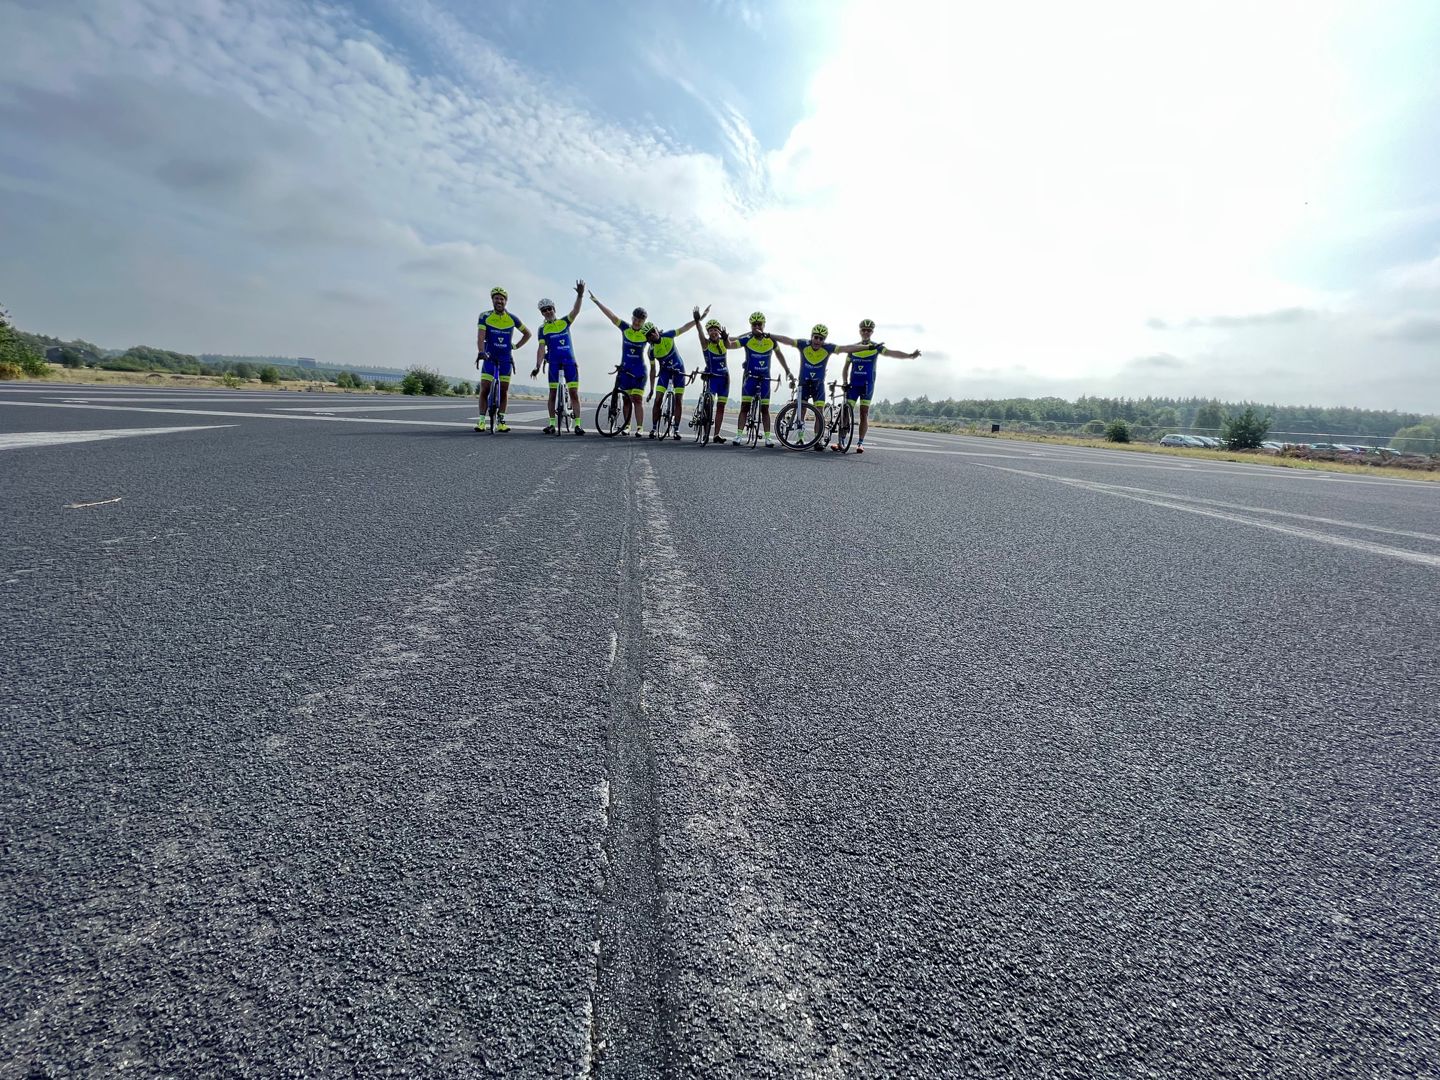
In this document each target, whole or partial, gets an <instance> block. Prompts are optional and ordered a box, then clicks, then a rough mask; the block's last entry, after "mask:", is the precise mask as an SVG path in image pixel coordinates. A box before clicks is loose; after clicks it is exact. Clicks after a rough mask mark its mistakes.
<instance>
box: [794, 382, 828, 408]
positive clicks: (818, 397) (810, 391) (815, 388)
mask: <svg viewBox="0 0 1440 1080" xmlns="http://www.w3.org/2000/svg"><path fill="white" fill-rule="evenodd" d="M800 400H801V401H802V402H804V401H818V402H820V404H822V405H823V404H825V376H824V375H821V376H819V377H818V378H814V379H801V380H800Z"/></svg>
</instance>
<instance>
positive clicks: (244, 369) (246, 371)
mask: <svg viewBox="0 0 1440 1080" xmlns="http://www.w3.org/2000/svg"><path fill="white" fill-rule="evenodd" d="M231 370H233V371H234V372H235V375H236V377H237V378H241V379H253V378H255V367H254V365H253V364H247V363H245V361H244V360H241V361H240V363H238V364H236V365H235V367H234V368H232V369H231Z"/></svg>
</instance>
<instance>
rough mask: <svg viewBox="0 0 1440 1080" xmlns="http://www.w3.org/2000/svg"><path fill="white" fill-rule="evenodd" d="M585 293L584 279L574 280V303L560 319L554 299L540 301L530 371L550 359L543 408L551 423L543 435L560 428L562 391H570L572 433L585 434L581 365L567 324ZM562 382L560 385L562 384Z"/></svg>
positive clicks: (535, 373) (538, 371)
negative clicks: (538, 325) (556, 314)
mask: <svg viewBox="0 0 1440 1080" xmlns="http://www.w3.org/2000/svg"><path fill="white" fill-rule="evenodd" d="M584 296H585V282H583V281H577V282H576V283H575V306H574V307H572V308H571V309H570V314H569V315H566V316H565V317H564V318H563V319H557V318H555V301H554V300H551V299H549V298H548V297H547V298H546V299H544V300H541V301H540V317H541V318H542V319H544V320H545V321H544V322H543V323H541V324H540V332H539V338H540V343H539V344H538V345H536V346H535V368H534V370H533V371H531V372H530V377H531V378H532V379H533V378H534V377H535V376H536V375H539V374H540V365H541V364H542V363H544V362H545V361H546V360H547V359H548V360H549V361H550V396H549V397H548V398H547V399H546V406H545V407H546V408H547V409H548V410H549V411H550V424H549V426H548V427H546V429H545V434H546V435H554V434H556V433H557V432H558V431H559V430H560V429H559V428H558V427H557V426H556V423H555V418H556V417H557V416H558V415H559V413H560V410H561V409H563V408H564V407H565V392H566V390H569V392H570V411H571V413H573V414H574V416H575V434H576V435H584V434H585V429H584V428H582V427H581V426H580V369H579V368H578V367H577V366H576V364H575V346H574V345H573V344H572V343H571V341H570V324H571V323H573V322H574V321H575V317H576V316H577V315H579V314H580V301H581V299H582V298H583V297H584ZM562 383H563V386H562Z"/></svg>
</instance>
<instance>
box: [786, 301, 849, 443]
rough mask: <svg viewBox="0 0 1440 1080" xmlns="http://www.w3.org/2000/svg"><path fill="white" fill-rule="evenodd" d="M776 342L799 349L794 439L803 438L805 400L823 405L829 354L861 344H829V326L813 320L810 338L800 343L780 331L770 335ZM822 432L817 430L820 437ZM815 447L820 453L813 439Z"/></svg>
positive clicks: (801, 439)
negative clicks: (798, 405) (797, 413)
mask: <svg viewBox="0 0 1440 1080" xmlns="http://www.w3.org/2000/svg"><path fill="white" fill-rule="evenodd" d="M770 336H771V337H772V338H774V339H775V340H776V341H779V342H782V343H784V344H786V345H790V346H794V347H796V348H798V349H799V350H800V406H801V408H800V415H799V416H797V417H796V420H797V421H798V426H797V428H796V432H795V433H796V435H797V436H799V439H798V441H800V442H804V441H805V409H804V405H805V402H807V401H813V402H815V403H816V404H817V405H819V406H820V408H821V410H822V411H823V410H824V408H825V365H826V364H827V363H829V361H830V354H831V353H837V352H838V353H853V352H854V351H855V350H856V349H859V348H863V345H858V344H857V345H831V344H830V343H829V342H827V341H826V340H825V339H826V338H828V337H829V336H830V328H829V327H828V326H826V325H825V324H824V323H816V324H815V325H814V326H812V327H811V328H810V340H809V341H807V342H805V343H804V344H803V345H802V344H801V343H800V342H799V341H797V340H796V339H795V338H792V337H786V336H785V335H784V334H776V333H774V332H772V333H771V334H770ZM824 434H825V432H824V431H821V432H820V435H821V436H822V437H823V436H824ZM815 449H816V450H819V451H821V452H823V451H824V450H825V445H824V443H823V442H817V443H816V444H815Z"/></svg>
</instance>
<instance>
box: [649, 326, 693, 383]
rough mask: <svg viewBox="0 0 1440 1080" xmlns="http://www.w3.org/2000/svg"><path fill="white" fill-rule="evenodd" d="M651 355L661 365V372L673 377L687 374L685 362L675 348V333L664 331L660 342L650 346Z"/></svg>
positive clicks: (661, 333)
mask: <svg viewBox="0 0 1440 1080" xmlns="http://www.w3.org/2000/svg"><path fill="white" fill-rule="evenodd" d="M650 355H651V356H652V357H654V358H655V362H656V363H657V364H659V365H660V370H661V371H662V372H666V373H669V374H672V375H684V374H685V361H683V360H681V359H680V352H679V350H678V349H676V348H675V331H674V330H662V331H661V332H660V340H659V341H657V342H655V344H654V345H652V346H650Z"/></svg>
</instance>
